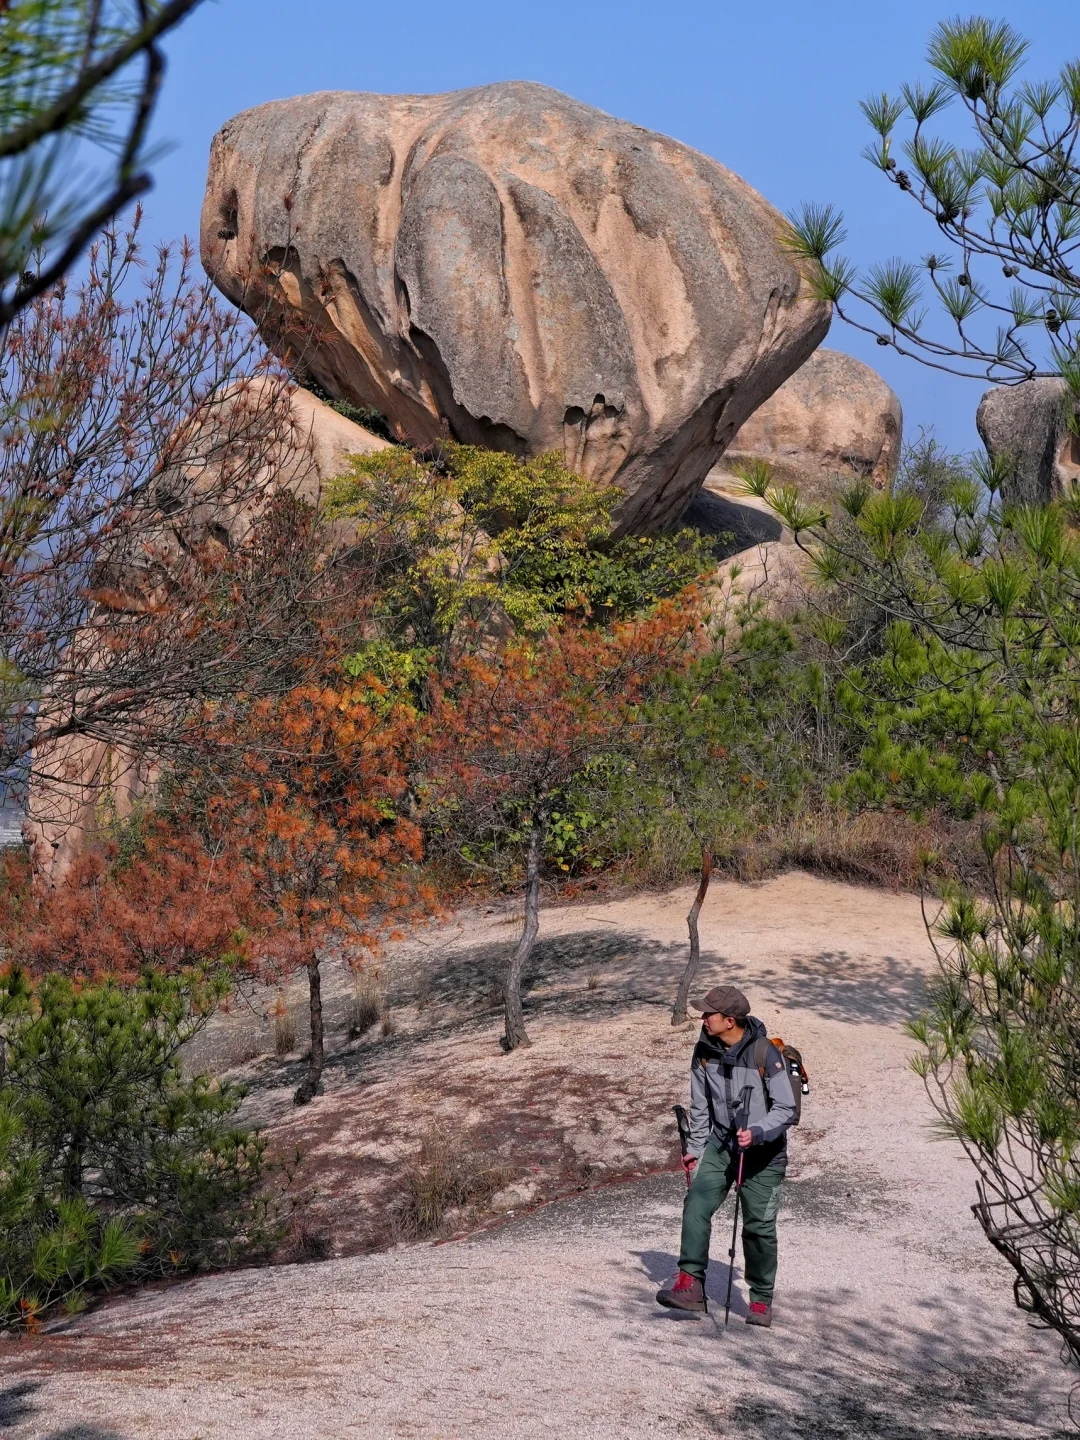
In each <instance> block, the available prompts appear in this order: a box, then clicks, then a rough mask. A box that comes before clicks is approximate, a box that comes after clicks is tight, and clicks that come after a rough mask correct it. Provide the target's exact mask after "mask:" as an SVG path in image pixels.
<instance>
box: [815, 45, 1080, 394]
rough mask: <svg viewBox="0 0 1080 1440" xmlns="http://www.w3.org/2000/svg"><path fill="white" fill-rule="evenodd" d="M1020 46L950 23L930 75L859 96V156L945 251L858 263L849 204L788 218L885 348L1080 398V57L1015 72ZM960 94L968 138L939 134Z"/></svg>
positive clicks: (835, 296)
mask: <svg viewBox="0 0 1080 1440" xmlns="http://www.w3.org/2000/svg"><path fill="white" fill-rule="evenodd" d="M1027 48H1028V47H1027V42H1026V41H1025V40H1024V39H1023V38H1022V37H1021V36H1020V35H1019V34H1018V33H1017V31H1016V30H1014V29H1013V27H1012V26H1010V25H1008V24H1006V23H1004V22H999V21H992V20H986V19H982V18H979V17H973V18H970V19H966V20H964V19H959V18H957V19H954V20H949V21H946V22H944V23H943V24H941V25H939V26H938V27H937V29H936V30H935V32H934V34H933V36H932V38H931V41H930V46H929V50H928V55H927V58H928V61H929V65H930V69H931V72H932V78H931V81H930V83H929V84H924V83H923V82H921V81H916V82H914V83H912V84H909V85H904V86H902V87H901V89H900V93H899V94H898V95H887V94H881V95H875V96H871V97H870V98H869V99H867V100H865V101H863V105H862V109H863V114H864V115H865V116H866V119H867V120H868V122H869V123H870V126H871V128H872V129H873V131H874V139H873V141H872V142H871V144H870V145H869V147H868V148H867V150H866V151H865V152H864V153H865V154H866V156H867V158H868V159H869V160H870V161H871V163H872V164H873V165H875V166H876V167H877V168H878V169H879V170H880V171H881V172H882V174H883V176H884V177H885V178H886V179H887V180H888V181H890V182H891V183H892V184H893V185H895V186H896V187H897V189H898V190H900V191H901V192H902V193H903V194H905V195H907V196H908V197H910V199H911V200H912V201H913V203H914V204H916V205H918V206H919V207H920V208H921V209H922V210H923V212H924V213H925V214H926V216H927V217H928V219H929V220H930V221H931V222H932V223H933V224H934V225H935V226H936V227H937V234H938V237H939V241H940V246H939V247H938V248H935V249H934V250H932V251H930V252H929V253H928V254H926V255H925V256H923V258H922V260H921V261H920V262H919V263H918V264H916V263H913V262H911V261H908V260H902V259H892V260H887V261H884V262H882V263H880V264H876V265H873V266H871V267H870V268H869V269H868V270H866V271H860V270H859V269H858V268H857V267H856V266H854V265H853V264H852V263H851V262H850V261H848V260H846V259H845V258H843V256H842V255H841V254H840V253H839V249H840V246H841V245H842V244H843V242H844V239H845V230H844V221H843V216H842V214H841V213H840V212H839V211H838V210H836V209H835V208H834V207H833V206H831V205H813V204H810V205H804V206H803V207H802V209H801V210H800V211H799V212H798V213H797V214H796V215H794V216H792V217H791V218H792V224H793V230H792V235H791V245H792V248H793V249H794V250H795V251H796V252H797V253H798V254H799V255H801V256H802V257H803V258H805V259H807V260H809V261H811V262H812V263H813V264H814V265H815V266H816V275H817V278H816V285H817V291H818V293H819V294H820V295H821V296H823V297H825V298H827V299H829V300H831V301H832V302H833V304H834V305H835V306H836V308H837V312H838V313H839V314H840V315H841V316H842V317H843V319H844V320H846V321H848V322H849V323H851V324H853V325H855V326H857V328H859V329H861V330H864V331H866V332H867V333H869V334H873V335H875V336H876V337H877V341H878V344H879V345H883V346H891V347H892V348H894V349H895V350H897V351H899V353H900V354H902V355H910V356H914V357H915V358H916V359H918V360H921V361H922V362H923V363H924V364H928V365H932V366H935V367H937V368H939V369H943V370H948V371H951V372H952V373H954V374H960V375H966V376H975V377H978V378H984V377H985V378H986V379H988V380H990V381H992V382H994V383H996V384H1000V383H1006V384H1008V383H1015V382H1017V381H1020V380H1026V379H1030V378H1033V377H1036V376H1061V377H1062V378H1063V379H1064V381H1065V382H1066V385H1067V386H1068V389H1069V391H1070V393H1071V396H1072V399H1073V400H1074V401H1076V402H1080V348H1078V347H1080V153H1078V148H1077V147H1078V144H1080V61H1078V60H1070V61H1068V62H1067V63H1066V64H1064V65H1062V67H1061V69H1060V71H1059V73H1058V74H1057V75H1056V76H1054V77H1053V78H1052V79H1050V80H1042V81H1031V80H1021V79H1020V71H1021V68H1022V66H1023V63H1024V57H1025V54H1026V51H1027ZM956 104H959V105H960V106H962V107H963V108H964V109H965V110H966V111H967V118H968V121H969V123H970V126H971V129H972V130H973V132H974V133H973V135H972V141H973V143H972V144H971V145H970V146H968V147H965V146H963V145H961V144H958V143H957V142H956V141H955V140H953V139H951V138H946V137H944V136H942V135H940V134H937V133H934V122H935V121H936V119H937V117H939V116H941V115H942V114H943V113H944V112H946V111H947V110H948V109H949V107H950V106H954V105H956ZM1003 281H1004V284H1003V283H1002V282H1003ZM937 322H940V323H937ZM1074 408H1075V407H1074Z"/></svg>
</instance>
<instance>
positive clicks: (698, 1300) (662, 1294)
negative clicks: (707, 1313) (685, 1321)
mask: <svg viewBox="0 0 1080 1440" xmlns="http://www.w3.org/2000/svg"><path fill="white" fill-rule="evenodd" d="M656 1299H657V1302H658V1303H659V1304H661V1305H666V1306H667V1307H668V1309H669V1310H707V1309H708V1308H709V1307H708V1305H707V1304H706V1303H705V1286H704V1285H703V1284H702V1283H701V1281H700V1280H697V1279H695V1278H694V1276H693V1275H687V1273H686V1271H685V1270H680V1271H679V1273H678V1274H677V1275H676V1276H675V1279H674V1280H673V1282H672V1283H671V1284H670V1285H669V1286H668V1287H667V1289H666V1290H658V1291H657V1294H656Z"/></svg>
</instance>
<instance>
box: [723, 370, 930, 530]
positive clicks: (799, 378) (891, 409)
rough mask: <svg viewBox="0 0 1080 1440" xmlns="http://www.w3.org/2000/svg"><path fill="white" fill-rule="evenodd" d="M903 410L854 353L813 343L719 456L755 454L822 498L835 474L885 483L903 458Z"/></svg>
mask: <svg viewBox="0 0 1080 1440" xmlns="http://www.w3.org/2000/svg"><path fill="white" fill-rule="evenodd" d="M903 428H904V415H903V411H902V409H901V406H900V401H899V399H898V398H897V396H896V395H895V394H894V392H893V391H892V390H891V389H890V388H889V386H888V385H886V383H885V381H884V380H883V379H882V378H881V376H880V375H878V374H877V372H876V371H875V370H872V369H871V368H870V366H869V365H864V364H863V363H862V361H861V360H856V359H854V358H853V357H852V356H851V355H844V354H841V352H840V351H839V350H815V351H814V353H813V355H811V356H810V358H809V360H807V362H806V364H805V365H803V366H802V367H801V368H800V369H799V370H797V371H796V372H795V374H794V375H792V377H791V378H790V380H786V381H785V382H784V384H783V385H781V387H780V389H779V390H777V391H776V393H775V394H774V395H773V396H771V397H770V399H768V400H766V401H765V403H764V405H762V406H761V407H760V409H758V410H756V411H755V412H754V414H753V415H751V417H750V419H749V420H748V421H747V422H746V424H745V425H744V426H743V427H742V429H741V430H740V431H739V433H738V434H737V435H736V436H735V438H734V440H732V442H731V445H730V447H729V448H728V451H727V453H726V454H725V456H724V459H723V461H722V462H721V469H722V470H724V471H729V470H730V468H731V466H732V465H733V464H735V463H736V462H737V461H739V460H748V459H752V458H755V457H760V458H761V459H764V460H768V461H769V463H770V464H771V465H773V466H775V467H776V472H777V478H778V479H779V480H780V481H781V482H793V483H794V484H796V485H798V487H799V489H800V491H802V492H803V493H804V494H805V495H806V496H807V497H808V498H811V499H817V500H822V501H827V500H828V499H830V498H831V496H832V495H833V494H834V493H835V489H836V482H837V479H838V478H839V479H840V480H841V481H843V480H852V479H855V478H863V479H867V480H869V481H871V482H872V484H874V485H875V486H877V487H879V488H880V487H882V486H884V485H885V484H887V483H888V481H889V480H890V479H891V478H892V476H893V475H894V474H895V473H896V467H897V465H898V463H899V460H900V446H901V440H902V436H903Z"/></svg>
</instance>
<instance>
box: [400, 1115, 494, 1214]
mask: <svg viewBox="0 0 1080 1440" xmlns="http://www.w3.org/2000/svg"><path fill="white" fill-rule="evenodd" d="M509 1178H510V1177H509V1174H508V1172H507V1171H506V1170H505V1168H503V1167H502V1166H500V1165H498V1164H492V1163H491V1161H490V1159H489V1158H488V1157H487V1156H485V1155H484V1154H483V1153H482V1152H480V1151H479V1150H477V1149H476V1148H475V1146H474V1144H473V1142H472V1141H471V1140H470V1139H469V1138H468V1137H467V1136H465V1135H463V1134H462V1133H460V1132H459V1133H458V1134H456V1135H455V1134H449V1135H446V1134H442V1133H436V1132H435V1131H431V1132H429V1134H428V1135H427V1136H425V1138H424V1140H423V1142H422V1143H421V1146H420V1153H419V1155H418V1156H417V1157H416V1159H415V1160H414V1161H413V1162H412V1164H411V1165H409V1166H408V1167H407V1168H406V1170H405V1174H404V1177H403V1188H402V1193H401V1194H400V1195H399V1196H398V1198H397V1199H396V1200H395V1201H394V1202H393V1203H392V1204H391V1206H390V1213H391V1218H392V1223H393V1230H394V1234H395V1236H396V1238H397V1239H399V1240H421V1239H425V1238H427V1237H430V1236H433V1235H438V1234H439V1233H440V1232H441V1231H442V1230H443V1228H444V1226H445V1224H446V1221H447V1219H448V1217H449V1215H450V1212H451V1211H455V1210H461V1209H464V1208H465V1207H466V1206H483V1205H484V1204H485V1203H486V1202H487V1201H488V1200H490V1199H491V1197H492V1196H493V1195H494V1194H495V1192H496V1191H497V1190H501V1189H502V1187H503V1186H504V1185H505V1184H506V1183H507V1181H508V1180H509Z"/></svg>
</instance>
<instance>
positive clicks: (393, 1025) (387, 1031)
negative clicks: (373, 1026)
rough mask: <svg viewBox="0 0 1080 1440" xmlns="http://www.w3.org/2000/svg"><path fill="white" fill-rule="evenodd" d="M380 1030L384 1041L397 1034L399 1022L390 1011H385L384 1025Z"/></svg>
mask: <svg viewBox="0 0 1080 1440" xmlns="http://www.w3.org/2000/svg"><path fill="white" fill-rule="evenodd" d="M380 1029H381V1031H382V1036H383V1039H384V1040H386V1039H388V1038H389V1037H390V1036H391V1035H396V1034H397V1021H396V1020H395V1019H394V1017H393V1015H391V1013H390V1011H389V1010H384V1011H383V1013H382V1025H381V1026H380Z"/></svg>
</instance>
